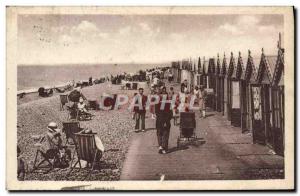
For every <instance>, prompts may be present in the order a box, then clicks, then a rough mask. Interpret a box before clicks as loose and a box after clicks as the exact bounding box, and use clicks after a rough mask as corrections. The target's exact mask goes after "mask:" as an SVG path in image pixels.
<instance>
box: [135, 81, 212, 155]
mask: <svg viewBox="0 0 300 196" xmlns="http://www.w3.org/2000/svg"><path fill="white" fill-rule="evenodd" d="M153 95H156V96H158V97H159V101H158V102H157V103H155V104H150V105H149V111H150V113H151V118H152V119H155V120H156V123H155V125H156V130H157V139H158V146H159V153H161V154H166V153H167V152H168V140H169V134H170V128H171V123H170V121H171V119H172V118H173V117H174V118H176V117H179V113H180V112H188V111H190V110H192V109H191V108H190V106H191V103H190V102H191V100H192V96H193V97H194V104H195V105H197V106H198V108H199V110H200V117H203V118H205V115H206V114H205V108H206V107H205V102H206V97H207V96H206V91H205V89H204V88H203V86H200V87H198V86H196V87H195V88H194V89H193V90H192V91H190V92H189V91H188V84H187V81H184V82H183V83H182V85H181V90H180V92H179V93H176V92H175V90H174V88H173V87H170V88H169V90H168V91H167V88H166V86H158V85H155V86H152V87H151V95H150V96H146V95H144V89H143V88H139V90H138V93H136V94H135V96H134V97H135V98H136V101H135V103H137V102H138V101H140V102H141V104H142V107H138V106H135V107H134V115H133V118H134V119H135V130H136V132H140V131H141V132H144V131H145V116H146V109H147V103H149V101H150V102H151V103H152V100H148V99H152V98H153ZM162 106H163V107H162Z"/></svg>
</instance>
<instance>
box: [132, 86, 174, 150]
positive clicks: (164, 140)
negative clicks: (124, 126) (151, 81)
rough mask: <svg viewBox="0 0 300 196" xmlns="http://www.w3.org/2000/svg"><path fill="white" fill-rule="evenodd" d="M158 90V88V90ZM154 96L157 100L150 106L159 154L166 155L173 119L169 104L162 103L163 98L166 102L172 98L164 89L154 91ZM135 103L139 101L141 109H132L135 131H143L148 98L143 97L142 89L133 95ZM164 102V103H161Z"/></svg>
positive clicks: (136, 107)
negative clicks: (154, 119) (156, 96)
mask: <svg viewBox="0 0 300 196" xmlns="http://www.w3.org/2000/svg"><path fill="white" fill-rule="evenodd" d="M158 89H159V88H158ZM156 95H158V96H159V100H158V102H157V103H156V104H153V105H151V106H150V110H151V113H152V115H154V113H155V116H156V117H155V118H156V123H155V124H156V129H157V140H158V146H159V153H160V154H166V153H167V151H168V141H169V134H170V128H171V123H170V121H171V119H172V117H173V113H172V106H171V103H168V102H164V101H163V96H165V97H166V99H167V100H171V99H172V97H171V96H170V94H169V93H168V92H167V90H166V87H162V88H161V90H159V91H156ZM135 98H136V102H137V101H138V100H141V103H142V107H138V106H135V107H134V118H135V130H136V131H142V132H144V131H145V116H146V103H147V101H148V97H147V96H146V95H144V89H143V88H139V91H138V94H136V95H135ZM163 102H164V103H163ZM162 104H164V106H163V107H162V106H161V105H162Z"/></svg>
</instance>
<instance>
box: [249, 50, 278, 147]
mask: <svg viewBox="0 0 300 196" xmlns="http://www.w3.org/2000/svg"><path fill="white" fill-rule="evenodd" d="M276 60H277V56H276V55H272V56H266V55H265V54H264V51H263V49H262V55H261V60H260V64H259V68H258V72H257V78H256V83H255V84H253V85H252V87H251V94H252V108H253V114H252V115H253V122H252V125H253V141H254V142H255V143H261V144H267V145H268V146H269V147H271V148H274V133H273V132H272V88H271V85H272V81H273V73H274V69H275V65H276Z"/></svg>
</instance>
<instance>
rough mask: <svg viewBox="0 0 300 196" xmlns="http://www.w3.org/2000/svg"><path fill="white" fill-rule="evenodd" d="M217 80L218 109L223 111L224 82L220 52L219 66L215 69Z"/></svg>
mask: <svg viewBox="0 0 300 196" xmlns="http://www.w3.org/2000/svg"><path fill="white" fill-rule="evenodd" d="M215 80H216V93H215V94H216V106H215V107H216V111H218V112H221V111H222V108H221V107H222V106H221V105H222V102H223V99H222V92H221V90H222V87H221V86H222V82H221V63H220V57H219V54H218V56H217V66H216V71H215Z"/></svg>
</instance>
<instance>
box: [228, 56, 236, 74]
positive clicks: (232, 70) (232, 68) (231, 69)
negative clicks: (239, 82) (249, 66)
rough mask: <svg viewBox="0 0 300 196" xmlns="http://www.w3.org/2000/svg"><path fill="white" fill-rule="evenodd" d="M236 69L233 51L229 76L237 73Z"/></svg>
mask: <svg viewBox="0 0 300 196" xmlns="http://www.w3.org/2000/svg"><path fill="white" fill-rule="evenodd" d="M235 70H236V64H235V58H234V57H233V54H232V53H231V57H230V61H229V65H228V69H227V76H228V77H231V76H233V75H235V73H234V72H235Z"/></svg>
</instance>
